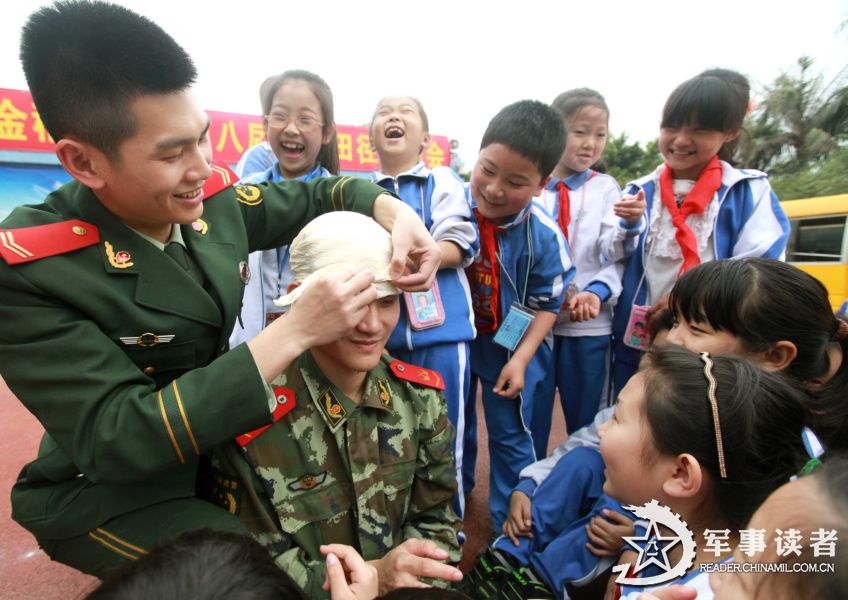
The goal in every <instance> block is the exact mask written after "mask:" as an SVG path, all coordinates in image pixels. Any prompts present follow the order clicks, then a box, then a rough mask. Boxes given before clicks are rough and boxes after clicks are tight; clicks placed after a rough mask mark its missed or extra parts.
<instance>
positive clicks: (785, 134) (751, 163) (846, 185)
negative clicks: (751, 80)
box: [738, 57, 848, 200]
mask: <svg viewBox="0 0 848 600" xmlns="http://www.w3.org/2000/svg"><path fill="white" fill-rule="evenodd" d="M846 83H848V66H847V67H845V68H844V69H843V70H842V72H841V73H840V74H839V75H837V77H836V78H834V79H833V81H831V82H830V83H829V84H828V85H824V81H823V78H822V75H821V74H820V73H815V72H814V71H813V60H812V59H811V58H809V57H801V58H799V59H798V62H797V63H796V65H795V66H794V68H793V69H791V70H790V71H788V72H786V73H783V74H781V75H780V76H778V77H777V78H776V79H775V80H774V82H773V83H772V84H771V85H769V86H766V88H765V90H764V91H763V100H762V102H761V103H760V104H759V106H757V107H756V108H755V110H754V111H753V112H752V113H751V114H750V115H749V116H748V118H747V119H746V124H745V133H744V134H743V136H742V140H741V143H740V147H739V155H738V156H739V158H740V160H741V162H742V163H743V164H744V165H745V166H748V167H752V168H755V169H760V170H762V171H766V172H768V173H769V179H770V180H771V183H772V186H773V187H774V189H775V191H776V192H777V194H778V197H779V198H782V199H787V200H788V199H791V198H803V197H809V196H821V195H829V194H838V193H845V192H848V169H846V160H848V154H846V147H845V146H846V142H848V87H847V86H846V85H845V84H846Z"/></svg>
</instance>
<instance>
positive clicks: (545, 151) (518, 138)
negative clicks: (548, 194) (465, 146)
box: [480, 100, 565, 179]
mask: <svg viewBox="0 0 848 600" xmlns="http://www.w3.org/2000/svg"><path fill="white" fill-rule="evenodd" d="M490 144H503V145H504V146H507V147H509V148H510V149H511V150H514V151H515V152H517V153H518V154H520V155H521V156H523V157H524V158H526V159H527V160H529V161H531V162H532V163H533V164H535V165H536V167H537V168H538V169H539V174H540V175H541V176H542V179H545V178H546V177H547V176H548V175H550V174H551V173H552V172H553V170H554V167H556V165H557V163H558V162H559V159H560V157H561V156H562V152H563V150H564V149H565V128H564V127H563V124H562V117H560V116H559V114H558V113H557V112H556V111H555V110H554V109H552V108H551V107H550V106H548V105H547V104H544V103H542V102H539V101H537V100H521V101H519V102H515V103H513V104H510V105H509V106H507V107H505V108H502V109H501V110H500V112H499V113H498V114H496V115H495V116H494V118H493V119H492V120H491V121H489V126H488V127H487V128H486V132H485V133H484V134H483V141H482V142H481V143H480V149H481V150H482V149H483V148H485V147H486V146H489V145H490Z"/></svg>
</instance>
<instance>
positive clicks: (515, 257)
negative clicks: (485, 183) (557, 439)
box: [466, 198, 574, 531]
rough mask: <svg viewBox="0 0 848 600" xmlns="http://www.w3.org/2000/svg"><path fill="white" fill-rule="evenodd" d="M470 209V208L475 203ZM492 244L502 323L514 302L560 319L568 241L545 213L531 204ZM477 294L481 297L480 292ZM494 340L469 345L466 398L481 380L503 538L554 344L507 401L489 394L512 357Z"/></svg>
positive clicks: (494, 509)
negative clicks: (469, 376)
mask: <svg viewBox="0 0 848 600" xmlns="http://www.w3.org/2000/svg"><path fill="white" fill-rule="evenodd" d="M471 202H472V206H474V200H473V198H472V199H471ZM495 237H496V242H497V256H498V262H499V265H500V273H501V275H500V296H499V305H500V312H501V315H500V319H499V321H500V322H501V323H503V319H504V318H505V317H506V315H507V313H508V311H509V308H510V306H511V305H512V304H513V302H518V303H520V304H523V305H524V306H527V307H529V308H532V309H534V310H546V311H550V312H553V313H558V312H559V309H560V306H562V300H563V294H564V291H565V288H566V286H567V285H568V284H569V282H570V281H571V279H572V278H573V277H574V267H573V266H572V264H571V257H570V256H569V253H568V248H567V246H566V244H565V239H564V238H563V237H562V233H561V232H560V231H559V227H558V226H557V224H556V222H555V221H554V220H553V219H552V218H551V217H550V216H549V215H548V213H547V211H545V209H544V208H543V207H542V206H541V205H539V204H538V203H536V202H535V201H533V202H531V203H530V204H529V205H528V206H527V207H525V208H524V209H523V210H522V211H520V212H519V213H518V214H517V215H516V216H515V217H514V219H513V220H512V221H511V222H510V223H507V224H505V225H500V226H499V227H498V232H497V233H496V234H495ZM478 260H479V259H478ZM471 284H472V285H477V284H476V283H475V282H471ZM479 292H480V294H479V296H483V297H485V295H486V291H485V290H482V289H481V290H479ZM494 335H495V334H494V333H486V334H478V336H477V339H475V340H474V341H473V342H472V343H471V371H472V376H473V385H472V392H471V398H474V397H476V385H477V383H478V381H479V384H480V386H481V387H482V396H483V409H484V413H485V417H486V428H487V430H488V434H489V456H490V473H489V509H490V511H491V513H492V527H493V530H494V531H500V529H501V526H502V524H503V522H504V520H505V519H506V515H507V510H508V508H509V494H510V492H511V491H512V488H513V486H514V485H515V484H516V483H518V474H519V472H520V471H521V469H523V468H524V467H525V466H527V465H529V464H531V463H533V462H535V460H536V452H535V450H534V440H533V435H532V430H531V428H530V424H531V422H532V417H533V400H534V398H535V395H536V393H537V390H538V388H539V385H540V384H541V383H542V382H543V381H544V379H545V378H546V377H550V369H551V343H550V341H548V340H546V341H543V342H542V343H541V344H540V345H539V349H538V350H537V351H536V354H535V355H534V356H533V358H532V359H531V360H530V362H529V363H528V365H527V369H526V371H525V373H524V389H523V391H522V392H521V393H520V394H519V395H518V397H517V398H515V399H509V398H504V397H501V396H499V395H497V394H495V393H494V392H493V391H492V390H493V388H494V386H495V383H496V382H497V380H498V376H499V375H500V372H501V370H502V369H503V367H504V365H505V364H506V363H507V361H508V360H509V358H510V353H509V352H508V351H507V350H506V348H504V347H502V346H500V345H498V344H495V343H494ZM467 459H468V457H466V460H467Z"/></svg>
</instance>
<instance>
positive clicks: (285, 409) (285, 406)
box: [236, 386, 297, 448]
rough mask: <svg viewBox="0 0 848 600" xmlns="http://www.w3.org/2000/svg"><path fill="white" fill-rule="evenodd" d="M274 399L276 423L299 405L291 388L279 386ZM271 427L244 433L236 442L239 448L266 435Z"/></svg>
mask: <svg viewBox="0 0 848 600" xmlns="http://www.w3.org/2000/svg"><path fill="white" fill-rule="evenodd" d="M274 397H275V398H276V400H277V404H276V405H275V407H274V412H273V413H272V416H273V418H274V423H276V422H277V421H279V420H280V419H282V418H283V417H285V416H286V415H287V414H289V413H290V412H291V411H293V410H294V407H295V406H296V405H297V401H296V400H295V397H294V390H290V389H289V388H284V387H281V386H277V387H275V388H274ZM269 427H270V425H263V426H262V427H260V428H258V429H254V430H253V431H249V432H248V433H243V434H241V435H240V436H238V437H237V438H236V442H237V443H238V445H239V446H241V447H242V448H244V447H245V446H247V445H248V444H249V443H250V442H252V441H253V440H255V439H256V438H258V437H259V436H260V435H262V434H263V433H265V430H266V429H268V428H269Z"/></svg>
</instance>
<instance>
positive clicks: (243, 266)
mask: <svg viewBox="0 0 848 600" xmlns="http://www.w3.org/2000/svg"><path fill="white" fill-rule="evenodd" d="M239 277H241V282H242V283H243V284H244V285H247V282H248V281H250V266H249V265H248V264H247V261H246V260H242V261H239Z"/></svg>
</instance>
